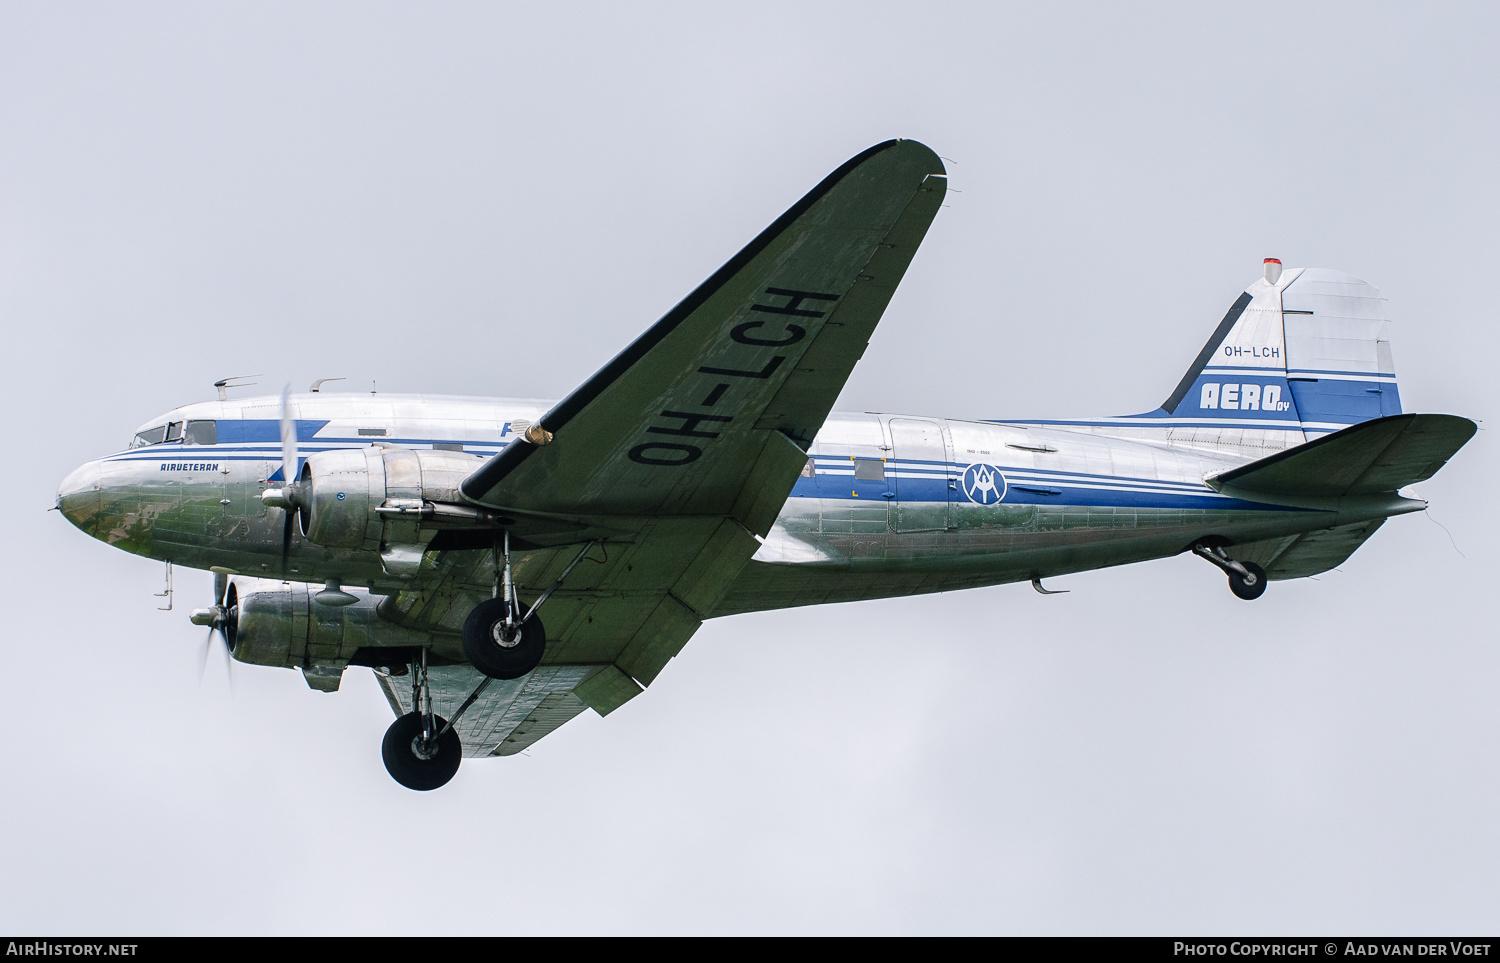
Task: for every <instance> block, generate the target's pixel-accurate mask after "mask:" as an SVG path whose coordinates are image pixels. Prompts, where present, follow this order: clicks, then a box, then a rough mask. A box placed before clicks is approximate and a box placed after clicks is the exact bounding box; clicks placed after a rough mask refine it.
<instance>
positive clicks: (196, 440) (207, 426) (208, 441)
mask: <svg viewBox="0 0 1500 963" xmlns="http://www.w3.org/2000/svg"><path fill="white" fill-rule="evenodd" d="M182 443H183V444H184V445H217V444H218V443H219V428H218V425H216V424H215V423H214V422H212V421H190V422H188V423H187V428H185V429H184V430H183V433H182Z"/></svg>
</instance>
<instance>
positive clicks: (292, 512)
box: [281, 508, 297, 576]
mask: <svg viewBox="0 0 1500 963" xmlns="http://www.w3.org/2000/svg"><path fill="white" fill-rule="evenodd" d="M283 511H284V512H286V521H285V522H283V523H282V526H281V574H282V575H283V576H285V575H286V562H287V556H288V555H290V554H291V551H292V520H293V518H295V516H296V511H297V509H295V508H286V509H283Z"/></svg>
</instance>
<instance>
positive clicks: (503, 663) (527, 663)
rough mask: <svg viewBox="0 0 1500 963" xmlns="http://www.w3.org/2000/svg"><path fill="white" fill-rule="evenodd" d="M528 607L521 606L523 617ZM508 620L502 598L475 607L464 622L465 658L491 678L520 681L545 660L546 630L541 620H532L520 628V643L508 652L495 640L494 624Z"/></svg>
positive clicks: (489, 600) (488, 600) (485, 601)
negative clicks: (543, 656) (504, 619)
mask: <svg viewBox="0 0 1500 963" xmlns="http://www.w3.org/2000/svg"><path fill="white" fill-rule="evenodd" d="M525 614H526V606H525V605H522V606H521V615H523V616H524V615H525ZM503 618H505V603H504V602H503V601H501V600H500V599H497V598H496V599H485V600H484V601H483V602H480V603H479V604H478V605H476V606H474V611H472V612H470V613H469V617H468V618H467V619H465V620H464V657H465V658H467V659H468V660H469V663H470V664H471V665H473V666H474V668H476V669H478V670H479V671H480V672H483V673H484V674H485V675H487V676H489V677H490V678H492V679H519V678H521V676H523V675H526V674H527V673H528V672H530V671H531V670H532V669H535V668H536V667H537V665H538V664H540V663H541V661H542V653H543V652H545V651H546V650H547V630H546V629H544V628H542V620H541V617H540V616H538V617H537V618H534V619H530V620H528V621H527V622H526V624H525V625H523V626H521V641H520V643H519V644H518V645H515V646H513V647H511V648H509V649H507V648H505V647H504V646H502V645H500V644H499V643H498V642H496V641H495V637H494V635H493V634H492V632H493V629H494V627H495V623H497V622H499V621H500V620H501V619H503Z"/></svg>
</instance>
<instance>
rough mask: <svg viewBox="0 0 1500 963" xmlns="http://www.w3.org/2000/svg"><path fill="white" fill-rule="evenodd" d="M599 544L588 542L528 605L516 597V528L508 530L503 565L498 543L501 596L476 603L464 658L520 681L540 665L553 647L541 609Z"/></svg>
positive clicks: (497, 582) (482, 668)
mask: <svg viewBox="0 0 1500 963" xmlns="http://www.w3.org/2000/svg"><path fill="white" fill-rule="evenodd" d="M593 546H594V543H593V542H589V543H588V544H587V545H585V546H583V548H582V549H581V550H580V551H579V553H578V555H577V556H575V557H574V559H573V561H571V562H569V563H568V567H567V568H565V569H563V572H562V574H561V575H559V576H558V577H557V579H556V581H554V582H553V583H552V584H551V586H549V587H548V588H547V591H545V592H543V593H542V596H541V598H539V599H537V600H536V604H534V605H530V606H527V605H522V604H521V601H520V599H518V598H517V597H516V583H515V579H514V578H512V577H511V568H510V532H506V533H505V541H504V554H503V564H502V554H501V547H500V546H499V545H497V546H495V595H494V597H493V598H489V599H486V600H484V601H483V602H480V603H479V604H478V605H476V606H474V610H473V611H472V612H470V613H469V617H468V618H467V619H465V620H464V657H465V658H467V659H468V660H469V662H470V664H471V665H473V666H474V668H476V669H478V670H479V671H480V672H483V673H484V674H485V675H487V676H489V677H490V678H492V679H519V678H521V677H522V676H523V675H526V674H527V673H529V672H530V671H531V670H532V669H535V668H536V667H537V665H538V664H540V663H541V661H542V654H543V653H544V652H545V651H546V649H547V632H546V630H545V629H543V628H542V620H541V619H539V618H538V617H537V612H538V611H540V610H541V607H542V605H543V603H545V602H546V601H547V599H549V598H551V597H552V593H553V592H556V591H557V589H558V587H559V586H561V585H562V583H563V579H565V578H567V577H568V573H569V572H571V571H573V567H574V566H575V565H577V564H578V563H579V562H581V561H583V557H584V556H585V555H586V554H588V550H589V549H590V548H592V547H593Z"/></svg>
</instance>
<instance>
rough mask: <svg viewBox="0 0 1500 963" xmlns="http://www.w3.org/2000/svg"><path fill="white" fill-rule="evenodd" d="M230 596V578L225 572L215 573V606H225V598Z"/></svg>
mask: <svg viewBox="0 0 1500 963" xmlns="http://www.w3.org/2000/svg"><path fill="white" fill-rule="evenodd" d="M228 594H229V576H228V575H225V574H224V573H223V572H215V573H214V604H215V605H218V606H221V607H222V606H223V604H224V597H225V596H226V595H228Z"/></svg>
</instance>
